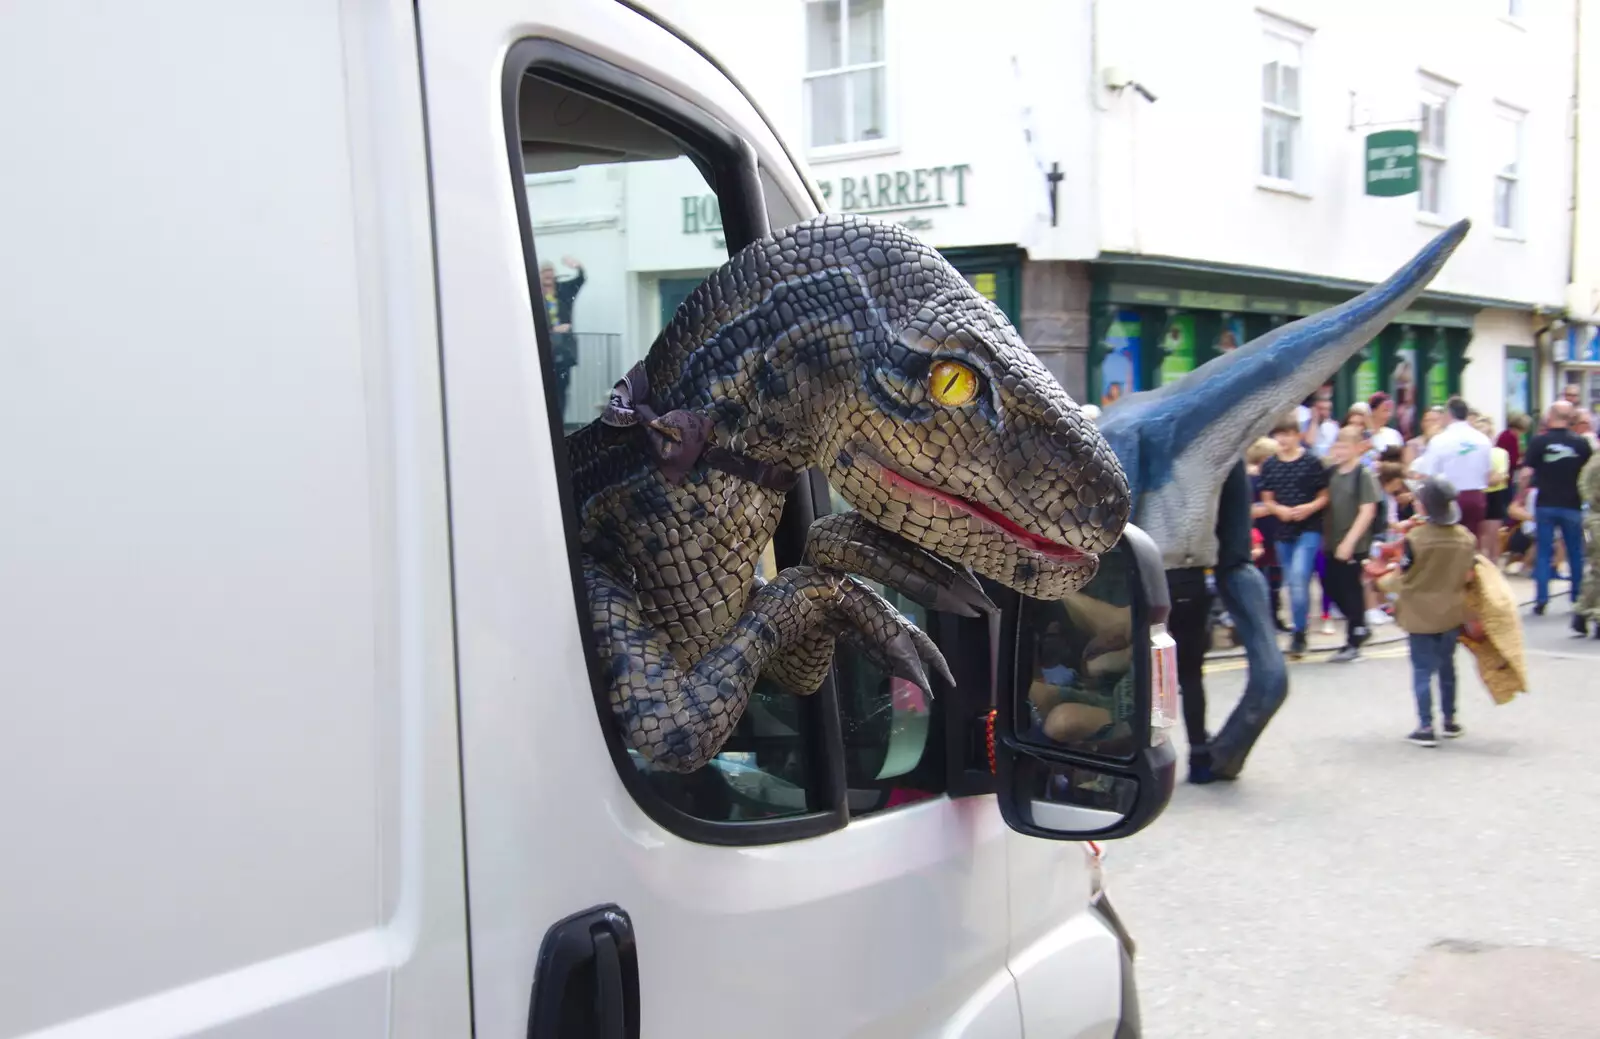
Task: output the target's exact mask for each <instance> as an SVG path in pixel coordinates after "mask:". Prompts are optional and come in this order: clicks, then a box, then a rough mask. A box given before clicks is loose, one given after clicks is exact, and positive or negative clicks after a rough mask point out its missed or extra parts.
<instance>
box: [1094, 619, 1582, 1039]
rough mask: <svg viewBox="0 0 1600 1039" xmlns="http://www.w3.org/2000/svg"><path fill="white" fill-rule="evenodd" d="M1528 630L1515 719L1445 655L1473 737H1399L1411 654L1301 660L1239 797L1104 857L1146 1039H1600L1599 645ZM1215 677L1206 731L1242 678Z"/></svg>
mask: <svg viewBox="0 0 1600 1039" xmlns="http://www.w3.org/2000/svg"><path fill="white" fill-rule="evenodd" d="M1524 620H1525V625H1524V627H1525V632H1526V637H1527V640H1528V644H1529V648H1530V655H1529V669H1530V672H1531V676H1530V684H1531V685H1532V686H1533V687H1534V691H1533V692H1532V693H1531V694H1529V695H1525V696H1521V697H1518V698H1517V699H1516V700H1514V701H1512V702H1511V703H1510V704H1506V705H1504V706H1496V705H1495V703H1494V702H1493V701H1492V700H1491V699H1489V695H1488V693H1487V692H1486V691H1485V690H1484V688H1483V686H1482V684H1481V683H1480V682H1479V681H1478V678H1477V674H1476V671H1475V670H1474V668H1473V665H1472V660H1471V657H1470V655H1469V654H1468V653H1467V652H1466V650H1464V649H1462V650H1458V654H1457V668H1458V672H1459V673H1460V675H1461V707H1460V708H1459V714H1458V720H1459V721H1460V722H1461V724H1462V725H1463V726H1464V727H1465V729H1466V735H1465V737H1464V738H1463V739H1461V740H1457V741H1441V743H1440V745H1439V746H1438V747H1437V748H1434V749H1431V750H1429V749H1423V748H1419V747H1416V746H1412V745H1410V744H1408V743H1407V742H1406V741H1405V739H1404V737H1405V736H1406V734H1407V733H1409V732H1410V731H1411V729H1412V728H1413V727H1414V726H1415V715H1414V710H1413V707H1412V697H1411V691H1410V671H1409V664H1408V662H1407V658H1406V655H1405V647H1404V643H1403V642H1401V643H1399V644H1398V645H1394V646H1390V647H1379V648H1377V649H1375V650H1373V651H1372V652H1371V655H1370V656H1369V658H1368V659H1366V660H1363V661H1358V662H1356V663H1353V664H1342V665H1341V664H1330V663H1324V662H1320V661H1319V662H1310V663H1303V664H1298V665H1294V666H1292V668H1291V672H1290V676H1291V677H1290V691H1289V699H1288V701H1287V702H1286V703H1285V705H1284V707H1283V709H1282V710H1281V711H1280V712H1279V714H1278V716H1277V717H1276V718H1275V719H1274V720H1273V723H1272V725H1271V727H1270V728H1269V729H1268V730H1267V733H1266V735H1265V736H1263V738H1262V740H1261V742H1260V744H1258V746H1257V749H1256V751H1255V753H1254V754H1253V755H1252V756H1251V759H1250V761H1249V764H1248V765H1247V767H1246V769H1245V772H1244V775H1243V776H1242V777H1241V778H1240V779H1239V781H1238V782H1236V783H1218V784H1213V785H1210V786H1204V787H1195V786H1190V785H1188V784H1187V783H1180V786H1179V789H1178V791H1177V792H1176V794H1175V795H1174V796H1173V799H1172V804H1171V805H1170V807H1168V809H1167V811H1166V814H1165V815H1164V816H1162V818H1161V819H1159V820H1158V821H1157V822H1156V823H1155V824H1154V825H1153V826H1152V827H1150V828H1149V829H1147V830H1146V831H1144V832H1143V833H1141V834H1138V835H1136V836H1134V837H1132V838H1129V839H1128V840H1125V841H1118V842H1114V843H1112V844H1111V845H1110V846H1109V847H1108V854H1107V858H1106V869H1107V883H1108V891H1109V893H1110V895H1111V899H1112V902H1113V903H1114V904H1115V906H1116V907H1117V909H1118V911H1119V912H1120V913H1121V914H1122V915H1123V917H1124V919H1125V920H1126V921H1127V924H1128V927H1129V928H1130V930H1131V931H1132V932H1133V935H1134V937H1135V939H1136V940H1137V941H1138V943H1139V954H1138V961H1137V971H1138V976H1139V987H1140V992H1141V996H1142V1003H1143V1008H1144V1022H1145V1035H1146V1036H1147V1037H1148V1039H1190V1037H1218V1039H1222V1037H1227V1039H1244V1037H1261V1039H1319V1037H1330V1039H1332V1037H1337V1039H1367V1037H1373V1039H1398V1037H1416V1039H1483V1037H1484V1036H1490V1037H1495V1039H1501V1037H1504V1039H1513V1037H1514V1039H1568V1037H1572V1039H1577V1037H1580V1036H1583V1037H1592V1036H1600V752H1597V749H1596V736H1597V734H1600V641H1595V640H1593V639H1590V640H1578V639H1576V638H1574V637H1573V636H1572V634H1571V633H1570V632H1569V631H1568V630H1567V621H1568V614H1567V606H1566V604H1565V603H1562V604H1559V605H1556V606H1553V607H1552V610H1551V612H1550V614H1549V615H1547V616H1545V617H1543V618H1535V617H1531V616H1527V617H1525V618H1524ZM1394 633H1395V632H1394V629H1393V628H1383V629H1380V634H1381V635H1383V636H1392V635H1393V634H1394ZM1214 666H1215V668H1216V670H1215V671H1214V672H1213V673H1212V674H1210V675H1208V676H1207V687H1208V690H1209V691H1210V693H1211V701H1212V707H1211V711H1212V715H1211V719H1210V721H1211V724H1212V726H1213V727H1215V726H1217V725H1219V724H1220V723H1221V721H1222V719H1223V718H1224V717H1225V716H1226V711H1227V710H1228V709H1230V708H1231V706H1232V702H1233V700H1234V699H1235V698H1236V697H1237V695H1238V692H1239V689H1240V685H1241V680H1242V678H1243V672H1242V671H1240V670H1237V665H1236V664H1235V663H1233V662H1231V661H1219V662H1217V663H1216V665H1214ZM1179 739H1180V740H1181V734H1180V736H1179ZM1180 753H1181V754H1182V757H1186V752H1182V751H1181V752H1180ZM1182 757H1180V760H1182Z"/></svg>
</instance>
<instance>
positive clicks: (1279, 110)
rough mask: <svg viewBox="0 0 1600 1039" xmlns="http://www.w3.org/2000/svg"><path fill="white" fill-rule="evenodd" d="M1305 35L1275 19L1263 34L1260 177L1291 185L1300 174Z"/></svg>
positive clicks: (1269, 23) (1268, 24)
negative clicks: (1301, 73)
mask: <svg viewBox="0 0 1600 1039" xmlns="http://www.w3.org/2000/svg"><path fill="white" fill-rule="evenodd" d="M1304 49H1305V40H1304V32H1303V31H1300V30H1297V29H1295V28H1294V27H1292V26H1289V25H1287V24H1286V23H1281V22H1278V21H1276V20H1274V21H1271V22H1268V23H1267V26H1266V28H1265V29H1264V30H1263V33H1262V57H1261V175H1262V176H1263V177H1265V178H1266V179H1268V180H1274V181H1283V182H1287V183H1293V182H1294V181H1295V180H1296V178H1297V176H1298V174H1299V171H1300V159H1301V156H1300V150H1301V143H1300V122H1301V89H1300V88H1301V75H1300V70H1301V68H1302V58H1303V57H1304Z"/></svg>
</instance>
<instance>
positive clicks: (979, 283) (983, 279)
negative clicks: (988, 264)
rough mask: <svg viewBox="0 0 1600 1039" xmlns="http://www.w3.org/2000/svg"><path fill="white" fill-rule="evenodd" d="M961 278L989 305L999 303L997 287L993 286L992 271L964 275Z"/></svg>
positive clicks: (993, 277)
mask: <svg viewBox="0 0 1600 1039" xmlns="http://www.w3.org/2000/svg"><path fill="white" fill-rule="evenodd" d="M963 277H965V278H966V279H967V283H968V284H970V285H971V286H972V287H973V288H974V289H976V290H977V292H978V295H980V296H982V297H983V298H984V299H986V300H988V301H989V302H990V303H999V302H1000V296H999V291H998V287H997V286H996V284H995V276H994V271H978V272H976V273H972V274H964V275H963Z"/></svg>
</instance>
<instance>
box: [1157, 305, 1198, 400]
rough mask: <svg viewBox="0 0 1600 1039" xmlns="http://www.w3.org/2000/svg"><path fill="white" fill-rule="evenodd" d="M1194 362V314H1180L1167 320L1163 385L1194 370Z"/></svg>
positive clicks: (1162, 353)
mask: <svg viewBox="0 0 1600 1039" xmlns="http://www.w3.org/2000/svg"><path fill="white" fill-rule="evenodd" d="M1194 362H1195V342H1194V315H1193V314H1179V315H1177V316H1176V317H1174V318H1173V319H1172V320H1171V321H1169V322H1167V334H1166V336H1165V338H1163V339H1162V340H1161V385H1163V386H1165V385H1166V384H1167V383H1169V382H1175V381H1177V380H1178V379H1181V378H1183V376H1185V375H1188V374H1189V373H1190V372H1192V371H1194Z"/></svg>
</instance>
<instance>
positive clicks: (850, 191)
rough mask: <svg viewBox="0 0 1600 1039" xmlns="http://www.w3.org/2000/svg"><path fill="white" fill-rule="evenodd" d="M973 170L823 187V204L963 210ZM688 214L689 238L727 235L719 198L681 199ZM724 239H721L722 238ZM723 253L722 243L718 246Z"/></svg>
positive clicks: (910, 172)
mask: <svg viewBox="0 0 1600 1039" xmlns="http://www.w3.org/2000/svg"><path fill="white" fill-rule="evenodd" d="M971 173H972V167H971V166H970V165H969V164H967V163H964V162H961V163H956V164H955V165H953V166H923V167H919V168H917V169H905V170H890V171H888V172H885V173H873V174H867V175H864V176H860V177H840V178H838V179H837V180H823V181H818V182H817V187H819V188H820V189H821V190H822V197H823V199H824V200H825V201H826V202H828V203H829V204H830V205H832V206H833V208H835V209H837V210H839V211H841V212H845V213H863V214H874V213H915V212H917V211H919V210H928V209H949V208H951V207H955V208H962V207H965V206H966V204H967V177H968V175H970V174H971ZM679 204H680V205H681V206H682V212H683V233H684V234H686V235H696V234H707V233H713V232H718V233H720V232H721V231H722V211H721V209H719V208H718V206H717V196H715V195H685V196H683V198H682V199H680V200H679ZM898 222H899V224H900V226H902V227H904V228H905V229H906V230H908V231H926V230H928V229H930V228H932V227H933V221H932V220H929V219H928V218H927V217H925V216H908V217H906V218H905V219H903V220H900V221H898ZM719 237H720V234H719ZM713 244H715V245H716V246H718V247H719V248H720V247H721V246H722V243H721V242H720V241H717V242H715V243H713Z"/></svg>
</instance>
